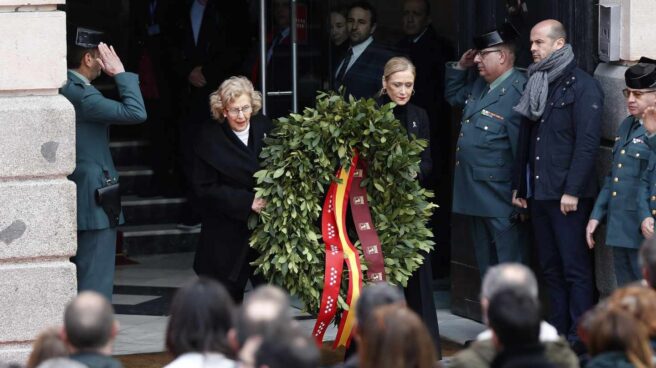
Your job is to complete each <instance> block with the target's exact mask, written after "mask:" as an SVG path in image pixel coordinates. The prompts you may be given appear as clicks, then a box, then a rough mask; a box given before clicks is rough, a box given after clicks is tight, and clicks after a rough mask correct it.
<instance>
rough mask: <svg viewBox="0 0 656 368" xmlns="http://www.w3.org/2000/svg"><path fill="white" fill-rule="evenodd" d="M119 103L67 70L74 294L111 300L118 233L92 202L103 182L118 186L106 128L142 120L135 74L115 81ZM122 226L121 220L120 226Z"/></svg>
mask: <svg viewBox="0 0 656 368" xmlns="http://www.w3.org/2000/svg"><path fill="white" fill-rule="evenodd" d="M114 80H115V82H116V86H117V88H118V93H119V95H120V96H121V101H120V102H118V101H114V100H110V99H108V98H105V97H104V96H103V95H102V94H101V93H100V91H98V90H97V89H96V88H95V87H94V86H92V85H91V84H90V83H89V81H88V80H86V78H84V77H83V76H81V75H80V74H78V73H76V72H74V71H71V70H69V71H68V80H67V82H66V84H65V85H64V86H63V87H62V88H61V90H60V92H61V94H62V95H64V96H65V97H66V98H67V99H68V100H69V101H70V102H71V103H72V104H73V107H74V108H75V135H76V142H75V155H76V160H75V164H76V167H75V171H74V172H73V174H71V175H70V176H69V179H70V180H72V181H74V182H75V184H76V185H77V227H78V249H77V253H76V255H75V257H73V259H72V261H73V262H74V263H75V265H76V266H77V278H78V290H79V291H82V290H95V291H97V292H99V293H101V294H103V295H105V296H106V297H107V298H108V299H109V300H111V296H112V285H113V281H114V258H115V253H116V248H115V244H116V228H110V223H109V219H108V218H107V215H106V214H105V212H104V211H103V209H102V207H100V206H99V205H98V204H97V203H96V200H95V191H96V189H98V188H101V187H103V186H105V185H106V182H107V180H108V179H109V180H111V181H118V173H117V172H116V168H115V167H114V163H113V161H112V156H111V154H110V152H109V126H110V125H111V124H134V123H140V122H143V121H145V120H146V109H145V107H144V102H143V98H142V97H141V92H140V91H139V77H138V76H137V75H136V74H133V73H127V72H124V73H120V74H117V75H115V76H114ZM122 222H123V217H122V216H121V219H120V223H122Z"/></svg>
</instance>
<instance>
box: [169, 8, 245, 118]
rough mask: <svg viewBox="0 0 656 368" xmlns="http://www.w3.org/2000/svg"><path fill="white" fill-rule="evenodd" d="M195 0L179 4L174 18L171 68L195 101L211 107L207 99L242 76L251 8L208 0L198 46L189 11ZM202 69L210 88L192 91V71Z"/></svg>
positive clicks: (174, 12)
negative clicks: (227, 81)
mask: <svg viewBox="0 0 656 368" xmlns="http://www.w3.org/2000/svg"><path fill="white" fill-rule="evenodd" d="M194 1H195V0H187V1H179V2H176V5H177V6H176V8H174V9H172V10H173V15H172V18H173V20H172V24H173V27H172V30H171V36H172V38H171V41H170V50H169V53H170V57H171V64H172V67H173V70H174V72H175V73H176V75H177V76H178V77H179V78H181V79H182V81H183V82H184V83H185V84H186V85H187V86H188V88H189V89H190V92H191V93H192V98H193V97H197V98H198V99H200V100H202V101H200V102H201V103H203V104H205V105H207V95H208V94H209V93H210V92H212V91H214V90H216V88H217V87H218V86H219V83H221V82H222V81H223V80H224V79H226V78H228V77H229V76H231V75H235V74H238V72H239V67H240V66H241V64H242V63H243V61H244V58H245V56H246V53H247V52H248V46H249V42H250V34H249V28H248V8H247V7H246V4H245V2H243V1H219V0H208V1H207V5H206V6H205V12H204V13H203V21H202V23H201V27H200V30H199V33H198V42H194V33H193V29H192V26H191V18H190V16H189V11H190V9H191V6H192V4H193V2H194ZM198 65H202V67H203V75H204V76H205V79H206V80H207V85H206V86H205V87H203V88H195V87H192V86H191V85H190V84H189V82H187V77H188V75H189V73H190V72H191V70H192V69H193V68H194V67H196V66H198Z"/></svg>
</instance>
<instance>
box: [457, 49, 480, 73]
mask: <svg viewBox="0 0 656 368" xmlns="http://www.w3.org/2000/svg"><path fill="white" fill-rule="evenodd" d="M474 57H476V49H469V50H467V51H465V53H464V54H462V56H461V57H460V60H459V61H458V68H460V69H468V68H471V67H472V66H474V64H475V63H474Z"/></svg>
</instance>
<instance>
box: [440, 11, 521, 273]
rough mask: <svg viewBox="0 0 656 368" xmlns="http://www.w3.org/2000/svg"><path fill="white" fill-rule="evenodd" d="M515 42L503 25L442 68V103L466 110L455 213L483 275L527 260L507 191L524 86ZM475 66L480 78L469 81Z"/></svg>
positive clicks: (457, 166) (510, 30) (513, 33)
mask: <svg viewBox="0 0 656 368" xmlns="http://www.w3.org/2000/svg"><path fill="white" fill-rule="evenodd" d="M516 38H517V32H516V31H515V30H514V28H513V27H512V26H511V25H510V24H506V25H504V26H503V27H502V28H500V29H498V30H494V31H492V32H488V33H485V34H483V35H481V36H479V37H476V38H474V45H475V46H476V49H471V50H468V51H467V52H465V53H464V54H463V55H462V57H461V58H460V61H458V62H457V63H448V64H447V68H446V91H445V95H446V99H447V101H448V102H449V103H450V104H451V105H452V106H461V107H464V111H463V114H462V121H461V122H460V125H461V127H460V137H459V138H458V146H457V148H456V157H455V158H456V163H455V178H454V185H453V188H454V189H453V212H455V213H459V214H462V215H465V216H466V219H467V221H468V225H469V229H470V230H471V233H472V237H473V241H474V246H475V252H476V260H477V262H478V267H479V270H480V272H481V275H484V274H485V272H486V271H487V268H488V267H489V266H490V265H494V264H497V263H503V262H523V261H524V260H525V256H524V255H525V244H523V242H522V236H521V234H522V231H521V227H522V225H521V224H519V223H517V220H516V216H514V214H515V211H514V209H513V206H512V190H511V189H512V188H511V176H512V169H513V164H514V161H515V157H516V155H517V144H518V135H519V124H520V120H521V115H520V114H519V113H517V112H515V111H513V106H515V105H516V104H517V102H518V101H519V98H520V97H521V94H522V91H523V90H524V84H525V83H526V77H524V75H523V74H522V73H521V72H520V71H518V70H517V69H515V68H514V61H515V46H514V44H513V42H514V40H515V39H516ZM473 66H476V67H477V71H478V77H476V78H475V79H474V80H473V81H472V82H468V76H469V74H470V73H472V72H474V70H472V67H473ZM469 79H471V78H469Z"/></svg>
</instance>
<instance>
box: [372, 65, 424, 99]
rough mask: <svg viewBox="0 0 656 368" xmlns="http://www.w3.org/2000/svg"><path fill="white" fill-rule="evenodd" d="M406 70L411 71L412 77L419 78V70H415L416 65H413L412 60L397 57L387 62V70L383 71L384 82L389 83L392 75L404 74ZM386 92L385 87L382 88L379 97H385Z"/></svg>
mask: <svg viewBox="0 0 656 368" xmlns="http://www.w3.org/2000/svg"><path fill="white" fill-rule="evenodd" d="M406 70H410V72H412V76H413V77H415V78H416V77H417V69H416V68H415V64H413V63H412V61H410V59H408V58H406V57H403V56H395V57H393V58H391V59H389V60H387V63H385V69H383V80H384V81H385V82H387V80H388V79H389V77H390V76H391V75H392V74H394V73H398V72H404V71H406ZM384 92H385V87H382V88H381V89H380V92H378V95H379V96H380V95H383V94H384Z"/></svg>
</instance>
